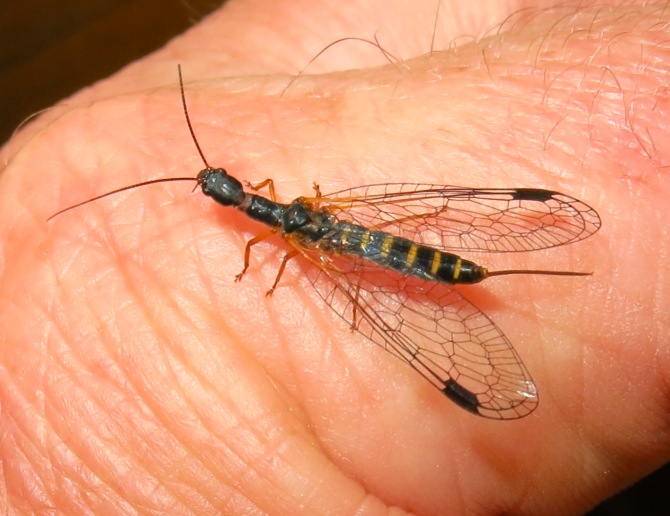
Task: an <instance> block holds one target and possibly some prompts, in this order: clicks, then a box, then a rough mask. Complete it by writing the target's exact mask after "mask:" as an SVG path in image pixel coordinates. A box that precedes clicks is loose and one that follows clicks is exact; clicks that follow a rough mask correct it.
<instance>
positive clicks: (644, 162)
mask: <svg viewBox="0 0 670 516" xmlns="http://www.w3.org/2000/svg"><path fill="white" fill-rule="evenodd" d="M341 4H342V3H341V2H325V1H324V2H315V1H309V2H307V1H289V0H285V1H279V2H261V1H260V0H255V1H252V0H248V1H242V0H237V1H232V2H230V3H228V4H227V5H226V6H225V7H224V8H222V9H221V10H220V11H218V12H216V13H215V14H214V15H213V16H211V17H209V18H207V19H206V20H204V21H203V22H202V23H200V24H199V25H197V26H196V27H194V28H193V29H192V30H191V31H189V32H188V33H187V34H184V35H183V36H181V37H179V38H177V39H175V40H174V41H172V42H171V43H170V44H168V45H167V46H166V47H165V48H164V49H163V50H161V51H159V52H157V53H155V54H153V55H151V56H149V57H147V58H145V59H143V60H141V61H139V62H136V63H134V64H132V65H130V66H128V67H127V68H126V69H124V70H123V71H121V72H119V73H118V74H117V75H115V76H114V77H112V78H110V79H108V80H106V81H103V82H101V83H98V84H96V85H95V86H93V87H92V88H89V89H87V90H85V91H82V92H80V93H78V94H77V95H75V96H74V97H72V98H70V99H68V100H67V101H64V102H62V103H61V104H60V105H58V106H56V107H55V108H53V109H52V110H51V111H49V112H48V113H46V114H44V115H43V116H42V117H40V118H39V119H37V120H36V121H35V122H33V123H32V124H30V125H28V126H27V127H25V128H24V129H23V130H22V131H21V132H20V133H19V134H17V135H16V137H15V138H14V139H13V140H12V141H10V142H8V143H7V144H6V145H5V147H4V148H3V149H2V154H1V156H0V158H1V159H0V163H2V165H3V167H4V169H3V173H2V176H0V230H1V231H2V234H1V235H0V243H1V245H2V254H1V255H0V329H1V331H0V353H1V354H0V357H1V359H0V404H1V405H0V408H1V409H2V410H1V411H0V428H1V429H2V432H0V457H1V458H2V470H1V471H2V486H3V487H2V496H0V500H1V501H0V504H2V505H3V507H2V508H3V509H4V510H3V511H2V512H3V513H5V512H8V513H17V514H18V513H28V512H37V511H44V510H49V509H55V510H57V511H59V512H63V513H77V512H93V513H111V512H123V513H132V512H140V513H151V512H155V513H164V512H169V513H173V514H175V513H181V514H184V513H189V512H191V513H219V512H223V513H236V514H256V513H259V514H260V513H264V512H271V513H274V514H321V513H330V514H352V513H356V512H358V513H360V514H381V513H386V512H391V513H400V512H404V511H410V512H414V513H417V514H440V513H442V514H444V513H454V514H458V513H465V512H467V513H476V514H489V513H502V512H512V513H519V514H523V513H529V514H537V513H543V514H551V513H555V514H565V513H575V512H583V511H584V510H586V509H588V508H589V507H591V506H593V505H595V504H597V503H598V502H599V501H601V500H603V499H605V498H607V497H608V496H611V495H612V494H614V493H615V492H616V491H617V490H619V489H621V488H623V487H625V486H627V485H629V484H631V483H633V482H634V481H635V480H637V479H639V478H640V477H642V476H644V475H645V474H647V473H649V472H651V471H652V470H654V469H655V468H657V467H659V466H660V465H661V464H663V463H665V462H666V461H667V460H668V457H669V454H670V439H669V429H670V426H669V421H670V418H669V409H670V404H669V403H668V401H669V398H668V385H669V382H670V375H669V374H668V371H669V369H668V366H669V365H670V363H669V359H668V351H667V347H666V346H665V345H664V344H665V339H666V334H667V329H668V327H669V326H670V317H669V316H668V314H669V313H670V307H669V306H668V305H669V304H670V301H669V300H670V296H669V295H668V285H670V283H669V282H668V280H667V271H668V269H667V265H666V262H665V260H664V258H665V257H666V256H667V253H668V245H669V244H668V232H667V229H666V227H665V226H666V225H665V224H664V223H663V221H664V220H665V217H666V215H665V213H666V201H665V198H666V196H667V179H666V177H667V175H666V173H665V171H666V170H667V167H668V164H669V163H670V155H669V154H668V151H667V149H668V148H670V146H668V144H667V141H665V140H666V139H667V137H666V134H667V133H668V131H667V127H666V126H667V120H669V119H670V117H668V114H670V113H669V112H670V96H668V93H667V91H668V88H667V86H666V85H667V84H668V82H669V81H668V77H667V75H668V67H667V66H666V64H667V63H668V62H670V50H669V48H668V43H667V42H668V41H669V40H670V38H669V36H670V34H669V33H670V29H669V23H670V7H669V6H668V5H666V4H665V3H660V4H658V5H656V4H653V5H652V4H649V5H646V6H642V5H638V4H636V3H635V2H626V3H623V4H618V3H612V4H605V5H604V4H603V3H602V2H598V7H593V8H591V7H589V2H581V4H580V5H581V7H580V8H579V9H578V10H576V9H575V8H567V7H566V8H550V6H551V5H552V4H550V3H542V2H539V3H534V4H530V3H523V2H513V1H509V2H506V3H502V2H494V1H490V2H471V4H476V5H469V6H467V7H463V5H462V3H460V2H448V1H446V0H444V1H443V2H442V6H441V14H440V18H439V25H438V28H437V41H436V44H435V48H436V49H445V48H448V47H449V42H450V41H455V42H456V43H457V44H458V45H456V46H454V47H453V48H452V50H450V51H444V52H437V53H435V54H433V55H432V56H431V55H423V54H424V53H425V52H427V49H428V48H430V35H431V32H432V23H433V17H434V14H435V4H434V2H432V1H431V2H425V4H422V5H421V6H420V7H416V6H413V7H412V9H411V10H410V11H407V12H403V8H405V9H406V8H407V7H404V6H409V5H410V3H407V2H397V4H396V3H390V2H373V1H367V2H360V6H359V5H358V4H359V2H348V3H346V6H342V5H341ZM452 4H453V5H452ZM529 6H531V8H529V9H525V8H527V7H529ZM508 16H511V17H510V18H509V19H508V20H507V21H506V22H504V23H502V25H499V26H496V24H497V23H500V22H502V21H503V20H505V19H506V18H507V17H508ZM489 29H490V31H489V32H485V31H487V30H489ZM375 31H378V33H377V35H378V38H379V40H380V42H381V44H382V45H383V46H384V48H385V49H387V50H388V51H389V52H391V53H393V54H394V55H396V56H399V57H402V58H404V59H405V61H403V62H402V63H400V64H396V65H390V64H388V62H386V61H385V59H384V58H383V56H382V55H381V53H380V52H379V51H376V50H375V49H374V48H372V47H370V46H367V45H363V44H354V43H342V44H338V45H336V46H335V47H334V49H333V50H332V52H331V51H329V52H328V53H326V54H324V55H322V56H320V57H319V58H318V59H317V60H316V61H315V62H314V63H313V64H312V65H311V66H310V67H309V69H308V70H307V73H308V74H309V73H311V74H315V75H304V76H302V77H301V78H300V79H299V80H298V81H296V82H295V83H294V84H292V86H291V88H289V90H288V91H287V92H286V93H285V94H284V95H283V96H281V95H280V94H281V92H282V90H283V89H284V88H285V86H286V84H287V83H288V81H289V80H290V75H291V74H294V73H296V71H297V70H299V69H301V68H302V67H303V66H304V65H305V64H306V63H307V62H309V60H310V59H311V58H312V57H313V56H314V55H315V54H316V53H317V52H318V49H320V48H323V47H324V46H325V45H327V44H328V43H330V42H332V41H335V40H336V39H338V38H340V37H343V36H361V37H367V38H371V37H373V35H374V34H375ZM463 34H482V36H481V38H480V39H479V40H475V39H468V38H461V37H460V36H462V35H463ZM413 56H418V57H416V58H415V59H410V58H411V57H413ZM177 63H181V64H182V66H183V70H184V74H185V78H186V82H187V83H186V94H187V99H188V105H189V110H190V115H191V118H192V119H193V122H194V126H195V131H196V134H197V136H198V139H199V142H200V145H201V146H202V147H203V150H204V152H205V155H206V156H207V159H208V161H209V162H210V163H211V164H212V165H214V166H224V167H226V169H227V170H228V171H229V172H230V173H231V174H233V175H234V176H235V177H237V178H239V179H241V180H245V179H246V180H250V181H252V182H253V181H261V180H263V179H265V178H267V177H272V178H274V179H275V182H276V183H275V186H276V188H277V192H278V195H279V196H280V198H281V199H282V200H290V199H292V198H294V197H297V196H299V195H309V192H311V184H312V182H313V181H316V182H318V183H319V185H320V187H321V190H322V191H323V192H330V191H334V190H337V189H340V188H345V187H348V186H356V185H359V184H369V183H376V182H385V181H421V182H427V183H444V184H468V185H471V186H482V187H483V186H486V187H511V186H524V187H534V186H537V187H545V188H551V189H556V190H559V191H563V192H565V193H568V194H571V195H574V196H575V197H578V198H580V199H583V200H584V201H586V202H588V203H589V204H591V205H592V206H594V207H595V208H596V209H597V210H598V212H599V213H600V215H601V217H602V219H603V228H602V230H601V231H600V232H599V233H597V234H596V235H595V236H594V237H592V238H591V239H589V240H587V241H585V242H582V243H579V244H575V245H571V246H567V247H562V248H557V249H552V250H548V251H542V252H535V253H525V254H518V255H514V256H510V255H507V256H496V255H481V256H476V257H474V258H475V259H476V260H477V261H479V262H482V263H483V264H484V265H487V266H489V267H490V268H491V269H500V268H539V269H542V268H553V269H557V270H558V269H561V270H578V271H594V275H593V276H592V277H587V278H556V277H527V276H514V277H508V278H492V279H490V280H488V281H487V282H486V283H484V284H483V285H481V286H476V287H469V288H464V289H462V292H463V293H464V295H466V297H467V298H468V299H470V300H471V301H472V302H473V303H474V304H475V305H476V306H478V307H479V308H481V309H482V310H483V311H484V312H485V313H487V314H488V315H489V316H490V317H491V318H492V319H493V320H494V321H495V322H496V324H497V325H499V327H500V328H501V329H502V330H503V331H504V332H505V333H506V335H507V336H508V337H509V338H510V340H511V341H512V342H513V343H514V344H515V348H516V349H517V351H518V352H519V353H520V355H521V356H522V357H523V359H524V362H525V364H526V365H527V367H528V368H529V370H530V371H531V373H532V375H533V377H534V379H535V381H536V383H537V384H538V388H539V389H540V400H541V401H540V406H539V408H538V409H537V411H536V412H534V413H533V414H532V415H530V416H529V417H527V418H525V419H522V420H518V421H512V422H497V421H490V420H485V419H482V418H477V417H475V416H472V415H470V414H468V413H466V412H465V411H463V410H462V409H459V408H458V407H456V406H455V405H454V404H453V403H450V402H449V401H447V400H445V399H444V397H443V396H441V395H440V393H438V392H437V391H436V390H435V389H434V388H432V387H431V386H430V385H429V384H428V383H427V382H426V381H425V380H424V379H422V378H421V377H420V376H419V375H417V374H416V373H414V372H413V371H411V370H410V369H409V368H408V367H407V366H405V365H404V364H402V363H401V362H400V361H398V360H396V359H394V358H393V357H391V356H390V355H389V354H387V353H385V352H384V351H383V350H381V349H379V348H377V347H375V346H374V345H372V344H370V343H369V342H368V341H366V340H365V339H364V338H363V337H361V336H359V335H356V334H352V333H351V332H350V331H349V329H348V327H347V326H346V324H344V323H343V322H342V321H341V320H340V319H339V318H337V317H336V315H335V314H334V313H332V312H331V311H330V310H329V309H327V308H325V306H324V304H323V302H322V301H321V300H320V298H318V296H317V295H316V293H315V292H313V291H312V290H311V289H310V286H309V284H308V283H307V282H306V281H304V278H302V279H301V276H300V272H301V270H302V266H301V264H300V263H299V260H294V261H293V262H291V263H290V265H289V267H288V268H287V272H286V273H285V275H284V277H283V278H282V282H281V285H280V288H278V289H277V291H276V292H275V293H274V295H273V296H272V297H270V298H266V297H265V296H264V292H265V290H266V289H267V288H268V287H269V285H271V283H272V281H273V280H274V277H275V275H276V270H277V266H278V263H279V260H280V258H281V256H283V254H284V253H285V252H286V251H287V250H288V247H287V245H286V244H284V243H282V242H281V240H280V239H276V240H272V241H268V242H267V243H263V244H259V245H258V246H257V247H255V248H254V250H253V253H252V257H251V268H250V270H249V271H248V273H247V275H246V276H245V278H244V279H243V281H242V282H241V283H238V284H236V283H234V282H233V278H234V276H235V274H237V273H238V272H240V270H241V267H242V256H243V250H244V245H245V241H246V240H248V239H249V238H251V237H252V236H254V235H256V234H259V233H260V232H261V231H262V228H261V227H260V226H259V225H257V224H255V223H254V222H252V221H249V220H248V219H246V218H245V217H244V216H243V215H241V214H239V213H236V212H234V211H232V210H230V209H225V208H222V207H219V206H215V205H214V204H213V203H212V202H211V201H210V200H208V199H206V198H204V197H203V196H202V195H200V194H199V193H194V194H191V193H190V191H191V188H192V186H191V184H189V183H183V184H181V183H176V184H175V183H173V184H170V185H160V186H151V187H146V188H141V189H138V190H134V191H132V192H130V193H127V194H120V195H118V196H115V197H111V198H108V199H106V200H104V201H100V202H97V203H93V204H90V205H87V206H85V207H82V208H79V209H78V210H76V211H73V212H70V213H67V214H64V215H62V216H60V217H59V218H56V219H55V220H53V221H52V222H50V223H47V222H46V219H47V217H48V216H49V215H51V214H52V213H54V212H55V211H57V210H58V209H61V208H63V207H65V206H68V205H70V204H73V203H75V202H78V201H81V200H82V199H86V198H87V197H90V196H93V195H97V194H99V193H102V192H105V191H107V190H110V189H112V188H116V187H119V186H123V185H126V184H131V183H134V182H137V181H141V180H146V179H150V178H158V177H170V176H185V175H186V176H195V174H196V173H197V171H198V170H199V169H201V168H202V167H203V165H202V163H201V161H200V160H199V157H198V156H197V154H196V151H195V149H194V146H193V143H192V141H191V139H190V137H189V135H188V132H187V128H186V124H185V122H184V120H183V113H182V111H181V106H180V100H179V91H178V84H177V79H176V73H177V72H176V65H177ZM350 68H360V69H359V70H355V71H344V72H337V71H338V70H347V69H350ZM327 72H333V73H329V74H327V75H326V73H327ZM468 257H471V256H468Z"/></svg>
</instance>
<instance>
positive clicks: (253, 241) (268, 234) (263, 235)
mask: <svg viewBox="0 0 670 516" xmlns="http://www.w3.org/2000/svg"><path fill="white" fill-rule="evenodd" d="M274 234H275V231H274V230H272V231H266V232H265V233H261V234H260V235H257V236H255V237H254V238H252V239H251V240H249V241H248V242H247V246H246V248H245V249H244V269H242V272H240V273H239V274H238V275H237V276H235V281H240V280H241V279H242V276H244V273H245V272H247V269H248V268H249V257H250V256H251V248H252V246H254V245H256V244H257V243H258V242H262V241H263V240H265V239H266V238H269V237H271V236H272V235H274Z"/></svg>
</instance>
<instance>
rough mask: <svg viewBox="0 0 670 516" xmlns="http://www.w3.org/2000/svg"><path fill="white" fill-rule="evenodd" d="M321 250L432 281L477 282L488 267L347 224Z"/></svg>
mask: <svg viewBox="0 0 670 516" xmlns="http://www.w3.org/2000/svg"><path fill="white" fill-rule="evenodd" d="M319 247H320V248H321V249H324V250H327V251H331V252H333V253H339V254H353V255H356V256H360V257H361V258H365V259H366V260H370V261H371V262H374V263H376V264H379V265H381V266H383V267H388V268H389V269H393V270H395V271H398V272H399V273H401V274H405V275H408V276H417V277H419V278H423V279H427V280H431V281H444V282H446V283H478V282H480V281H482V280H483V279H484V278H486V275H487V270H486V268H484V267H480V266H479V265H477V264H475V263H474V262H471V261H469V260H464V259H462V258H460V257H459V256H457V255H455V254H451V253H446V252H444V251H439V250H437V249H434V248H432V247H429V246H426V245H421V244H416V243H414V242H412V241H411V240H408V239H406V238H402V237H397V236H393V235H391V234H390V233H386V232H385V231H373V230H369V229H366V228H364V227H363V226H357V225H354V224H350V223H348V222H338V223H337V224H335V225H334V226H333V227H332V228H331V231H330V232H329V234H328V235H327V237H326V238H325V239H324V240H321V241H320V242H319Z"/></svg>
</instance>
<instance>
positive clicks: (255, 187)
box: [244, 179, 277, 202]
mask: <svg viewBox="0 0 670 516" xmlns="http://www.w3.org/2000/svg"><path fill="white" fill-rule="evenodd" d="M244 184H245V186H248V187H249V188H251V189H252V190H253V191H255V192H256V191H258V190H260V189H261V188H264V187H266V186H267V187H268V190H270V200H271V201H272V202H277V196H276V195H275V183H274V181H273V180H272V179H266V180H265V181H261V182H260V183H255V184H252V183H250V182H249V181H245V182H244Z"/></svg>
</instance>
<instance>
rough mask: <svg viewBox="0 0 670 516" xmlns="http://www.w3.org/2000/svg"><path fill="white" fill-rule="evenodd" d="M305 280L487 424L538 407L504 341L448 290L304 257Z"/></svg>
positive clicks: (348, 262) (359, 265)
mask: <svg viewBox="0 0 670 516" xmlns="http://www.w3.org/2000/svg"><path fill="white" fill-rule="evenodd" d="M303 252H305V253H306V254H307V255H308V257H310V258H311V259H312V263H313V264H315V263H316V264H317V265H311V266H310V268H309V270H308V271H307V275H308V277H309V279H310V281H311V282H312V284H313V285H314V287H315V288H316V290H317V292H318V293H319V295H320V296H321V297H322V298H323V299H324V301H325V302H326V303H327V304H328V305H329V306H330V307H331V308H332V309H333V310H334V311H335V312H336V313H337V314H338V315H339V316H340V317H342V319H344V320H345V321H346V322H347V324H349V325H350V326H351V327H352V328H353V329H355V330H356V331H358V332H360V333H362V334H363V335H365V336H366V337H367V338H368V339H370V340H371V341H373V342H374V343H375V344H377V345H379V346H381V347H382V348H384V349H385V350H387V351H388V352H390V353H391V354H393V355H395V356H396V357H398V358H400V359H401V360H402V361H403V362H405V363H407V364H408V365H410V366H411V367H412V368H413V369H415V370H416V371H417V372H419V373H420V374H421V375H422V376H423V377H425V378H426V379H427V380H428V381H429V382H431V383H432V384H433V385H434V386H435V387H436V388H437V389H438V390H440V391H441V392H442V393H443V394H445V395H446V396H447V397H449V398H450V399H451V400H452V401H454V402H456V403H457V404H459V405H460V406H461V407H463V408H465V409H466V410H469V411H470V412H473V413H476V414H479V415H481V416H484V417H488V418H493V419H517V418H520V417H524V416H526V415H528V414H529V413H530V412H532V411H533V410H534V409H535V407H536V406H537V402H538V398H537V390H536V388H535V385H534V384H533V381H532V379H531V377H530V375H529V373H528V371H527V370H526V368H525V366H524V365H523V363H522V362H521V359H520V357H519V355H518V354H517V353H516V351H515V350H514V349H513V348H512V345H511V344H510V343H509V341H508V340H507V338H506V337H505V336H504V335H503V333H502V332H501V331H500V330H499V329H498V328H497V327H496V326H495V324H493V322H492V321H491V320H490V319H489V318H488V317H486V315H484V314H483V313H482V312H481V311H479V310H478V309H477V308H476V307H475V306H473V305H472V304H471V303H470V302H468V301H467V300H466V299H464V298H463V297H462V296H461V294H460V293H459V292H458V291H457V290H455V289H453V288H452V287H450V286H448V285H443V284H437V283H431V282H426V281H423V280H417V279H415V278H408V277H404V276H401V275H398V274H396V273H394V272H392V271H388V270H386V269H383V268H380V267H377V266H375V265H372V264H367V263H366V262H364V261H362V260H360V259H356V258H354V259H337V258H336V259H334V261H333V259H331V258H328V257H324V256H320V255H317V254H315V255H313V256H309V253H310V252H309V251H305V250H303Z"/></svg>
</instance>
